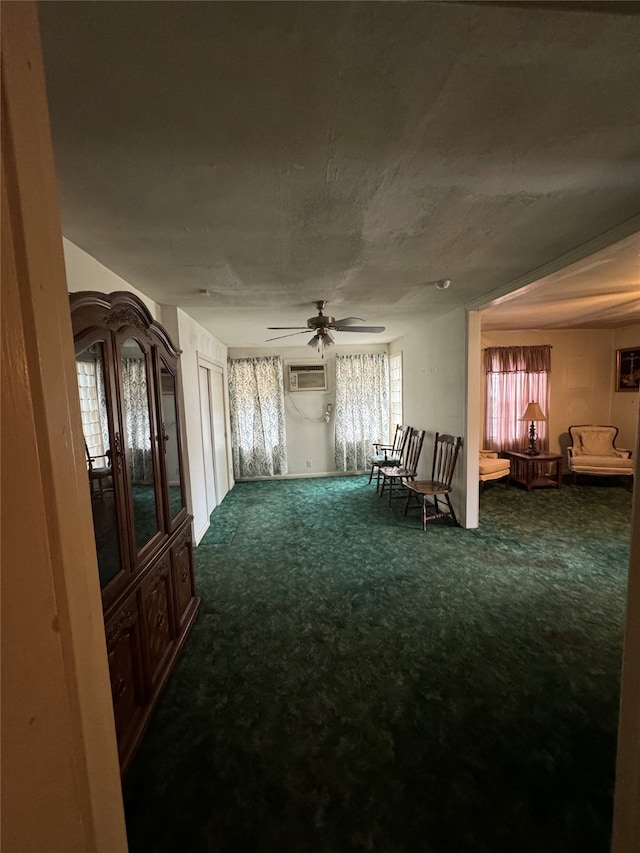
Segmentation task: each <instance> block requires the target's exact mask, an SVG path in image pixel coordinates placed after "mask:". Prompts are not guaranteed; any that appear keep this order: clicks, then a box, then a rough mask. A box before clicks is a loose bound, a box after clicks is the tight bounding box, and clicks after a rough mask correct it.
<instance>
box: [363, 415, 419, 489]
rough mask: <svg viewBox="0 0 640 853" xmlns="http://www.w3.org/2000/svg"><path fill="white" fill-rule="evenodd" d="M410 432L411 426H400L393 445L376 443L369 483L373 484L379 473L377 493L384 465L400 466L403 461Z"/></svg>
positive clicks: (374, 444) (397, 428) (397, 427)
mask: <svg viewBox="0 0 640 853" xmlns="http://www.w3.org/2000/svg"><path fill="white" fill-rule="evenodd" d="M410 432H411V427H410V426H403V425H402V424H398V425H397V426H396V432H395V435H394V437H393V444H381V443H380V442H377V441H374V443H373V449H374V453H373V456H372V457H371V460H370V461H371V473H370V474H369V482H371V480H372V479H373V475H374V473H375V472H376V471H377V472H378V476H377V477H376V492H377V491H378V487H379V486H380V468H381V467H382V466H383V465H387V466H389V465H399V464H400V460H401V459H402V454H403V453H404V449H405V447H406V444H407V441H408V439H409V433H410Z"/></svg>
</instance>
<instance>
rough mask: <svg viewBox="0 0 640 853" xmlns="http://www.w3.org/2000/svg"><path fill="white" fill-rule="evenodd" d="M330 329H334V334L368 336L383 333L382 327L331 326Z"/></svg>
mask: <svg viewBox="0 0 640 853" xmlns="http://www.w3.org/2000/svg"><path fill="white" fill-rule="evenodd" d="M329 328H330V329H335V330H336V332H368V333H369V334H370V335H373V334H377V333H378V332H384V329H385V327H384V326H337V325H331V326H329Z"/></svg>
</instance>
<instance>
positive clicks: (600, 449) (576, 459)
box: [568, 424, 634, 486]
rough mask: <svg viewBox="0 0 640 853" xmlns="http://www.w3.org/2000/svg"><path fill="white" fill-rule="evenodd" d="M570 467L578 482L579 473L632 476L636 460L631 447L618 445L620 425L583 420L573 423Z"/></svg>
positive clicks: (571, 428) (574, 478) (570, 430)
mask: <svg viewBox="0 0 640 853" xmlns="http://www.w3.org/2000/svg"><path fill="white" fill-rule="evenodd" d="M569 435H570V436H571V445H570V446H569V448H568V453H569V470H570V471H571V474H572V476H573V485H574V486H575V484H576V477H577V475H578V474H591V475H592V476H598V477H631V482H632V483H633V467H634V466H633V460H632V459H631V451H630V450H622V449H619V448H617V447H616V446H615V440H616V436H617V435H618V427H615V426H604V425H601V424H579V425H578V426H570V427H569Z"/></svg>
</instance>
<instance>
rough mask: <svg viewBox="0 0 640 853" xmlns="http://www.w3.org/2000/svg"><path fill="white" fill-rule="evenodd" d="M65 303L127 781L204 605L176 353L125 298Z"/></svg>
mask: <svg viewBox="0 0 640 853" xmlns="http://www.w3.org/2000/svg"><path fill="white" fill-rule="evenodd" d="M70 303H71V317H72V323H73V333H74V341H75V350H76V366H77V373H78V393H79V397H80V409H81V413H82V424H83V431H84V437H85V448H86V455H87V478H88V488H89V489H90V492H91V506H92V510H93V523H94V531H95V537H96V552H97V557H98V570H99V576H100V586H101V589H102V603H103V610H104V621H105V631H106V639H107V654H108V657H109V669H110V674H111V691H112V699H113V708H114V716H115V724H116V733H117V738H118V748H119V752H120V762H121V767H122V771H123V772H124V771H125V770H126V769H127V767H128V765H129V763H130V761H131V758H132V757H133V754H134V752H135V749H136V747H137V746H138V744H139V742H140V739H141V737H142V734H143V732H144V729H145V726H146V724H147V722H148V720H149V716H150V714H151V712H152V710H153V707H154V705H155V703H156V702H157V700H158V697H159V695H160V693H161V691H162V689H163V687H164V685H165V684H166V681H167V678H168V676H169V673H170V672H171V669H172V667H173V665H174V663H175V661H176V659H177V657H178V654H179V652H180V650H181V648H182V646H183V644H184V642H185V640H186V637H187V634H188V632H189V630H190V628H191V626H192V625H193V622H194V619H195V617H196V613H197V610H198V604H199V599H198V598H197V597H196V594H195V584H194V579H193V554H192V548H193V539H192V533H191V521H192V517H191V516H190V515H189V514H188V512H187V508H186V502H185V488H184V470H183V463H182V439H181V429H180V400H181V394H180V377H179V372H178V359H179V355H180V353H179V350H177V349H176V348H175V347H174V345H173V343H172V342H171V339H170V338H169V335H168V334H167V332H166V331H165V329H164V328H163V327H162V326H161V325H160V324H159V323H156V322H155V321H154V320H153V318H152V316H151V315H150V313H149V311H148V310H147V308H146V306H145V305H144V303H142V302H141V301H140V300H139V299H137V298H136V297H135V296H133V295H132V294H130V293H124V292H117V293H111V294H102V293H95V292H93V291H91V292H83V293H73V294H71V296H70Z"/></svg>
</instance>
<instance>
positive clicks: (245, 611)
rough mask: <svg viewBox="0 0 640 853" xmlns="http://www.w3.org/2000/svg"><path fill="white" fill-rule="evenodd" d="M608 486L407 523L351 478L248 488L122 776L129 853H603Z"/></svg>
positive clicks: (609, 640)
mask: <svg viewBox="0 0 640 853" xmlns="http://www.w3.org/2000/svg"><path fill="white" fill-rule="evenodd" d="M630 510H631V495H630V494H629V493H628V492H627V491H626V490H625V488H624V487H614V486H611V485H610V484H609V485H607V486H604V487H596V486H580V487H579V488H577V489H571V488H564V489H562V490H561V491H559V492H556V491H555V490H550V489H548V490H540V491H536V492H531V493H525V492H523V491H519V490H517V489H515V488H513V489H511V490H509V491H506V490H505V489H504V486H503V485H502V484H495V485H492V486H490V487H488V488H487V489H486V491H485V494H484V495H483V497H482V502H481V515H482V521H481V527H480V528H479V530H476V531H466V530H462V529H460V528H454V527H452V526H450V524H449V523H448V522H447V521H442V522H435V523H434V526H433V528H431V529H430V530H429V531H427V533H423V532H422V531H421V529H420V522H419V511H416V512H414V513H413V514H412V515H411V516H410V517H409V518H407V519H405V518H403V517H402V514H401V503H400V502H397V503H396V504H395V505H394V507H393V509H392V510H389V509H387V506H386V501H384V500H381V499H380V498H378V497H377V496H376V494H375V489H374V488H373V486H368V485H367V482H366V478H363V477H336V478H331V479H318V480H313V479H306V480H287V481H275V482H259V483H241V484H238V485H237V486H236V487H235V489H234V490H233V491H232V492H231V493H230V494H229V495H228V496H227V497H226V498H225V500H224V502H223V504H222V506H221V507H219V508H218V509H217V510H216V511H215V512H214V514H213V516H212V526H211V530H210V532H209V533H208V534H207V535H206V537H205V539H204V540H203V542H202V544H201V546H200V547H199V548H198V549H197V551H196V582H197V585H198V592H199V594H200V595H201V596H202V607H201V611H200V616H199V618H198V621H197V623H196V625H195V627H194V629H193V632H192V634H191V637H190V639H189V641H188V643H187V646H186V647H185V651H184V653H183V655H182V658H181V660H180V662H179V663H178V666H177V668H176V670H175V671H174V674H173V675H172V677H171V680H170V682H169V685H168V687H167V690H166V692H165V694H164V696H163V699H162V700H161V703H160V705H159V707H158V710H157V712H156V714H155V716H154V718H153V720H152V723H151V725H150V728H149V730H148V733H147V735H146V738H145V740H144V742H143V744H142V746H141V748H140V751H139V753H138V755H137V757H136V760H135V761H134V764H133V766H132V769H131V771H130V773H129V775H128V777H127V779H126V782H125V787H124V793H125V805H126V813H127V825H128V831H129V838H130V849H131V853H210V852H213V851H215V853H218V851H220V853H222V851H225V853H226V851H234V853H235V851H238V852H239V853H240V851H265V852H266V851H269V853H271V851H279V852H280V851H282V853H316V851H317V853H341V851H352V850H373V851H380V853H396V851H397V853H400V852H402V853H423V851H424V853H427V852H428V851H433V853H480V851H482V853H502V851H504V853H591V851H593V852H594V853H605V851H607V850H608V847H609V834H610V823H611V809H612V790H613V778H614V752H615V738H616V726H617V708H618V690H619V669H620V661H621V644H622V630H623V618H624V599H625V587H626V572H627V562H628V553H629V540H630V521H629V520H630Z"/></svg>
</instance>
